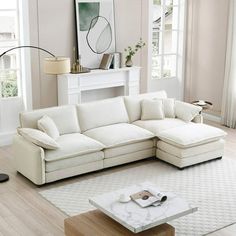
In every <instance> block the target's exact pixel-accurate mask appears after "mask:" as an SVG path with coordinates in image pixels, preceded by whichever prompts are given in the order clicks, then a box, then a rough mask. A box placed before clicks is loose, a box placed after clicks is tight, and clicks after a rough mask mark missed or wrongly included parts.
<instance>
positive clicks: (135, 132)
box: [84, 123, 154, 148]
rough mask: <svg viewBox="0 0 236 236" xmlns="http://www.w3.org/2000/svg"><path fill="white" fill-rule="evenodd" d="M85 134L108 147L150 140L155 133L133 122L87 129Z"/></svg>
mask: <svg viewBox="0 0 236 236" xmlns="http://www.w3.org/2000/svg"><path fill="white" fill-rule="evenodd" d="M84 135H86V136H88V137H90V138H92V139H95V140H97V141H99V142H100V143H102V144H104V145H105V146H106V148H111V147H118V146H123V145H127V144H131V143H137V142H140V141H144V140H148V139H151V138H153V137H154V135H153V134H152V133H151V132H149V131H147V130H145V129H142V128H140V127H137V126H135V125H132V124H126V123H123V124H115V125H109V126H104V127H100V128H96V129H91V130H89V131H86V132H85V133H84Z"/></svg>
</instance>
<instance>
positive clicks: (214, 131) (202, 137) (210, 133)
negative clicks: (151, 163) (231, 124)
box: [158, 122, 226, 148]
mask: <svg viewBox="0 0 236 236" xmlns="http://www.w3.org/2000/svg"><path fill="white" fill-rule="evenodd" d="M225 136H226V133H225V132H224V131H223V130H221V129H218V128H215V127H212V126H209V125H205V124H197V123H192V122H191V123H188V124H187V125H184V126H180V127H176V128H173V129H168V130H165V131H162V132H160V134H159V135H158V138H159V139H161V140H163V141H164V142H166V143H169V144H172V145H174V146H177V147H180V148H187V147H194V146H198V145H201V144H205V143H209V142H213V141H216V140H219V139H221V138H223V137H225Z"/></svg>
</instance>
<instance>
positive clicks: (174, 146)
mask: <svg viewBox="0 0 236 236" xmlns="http://www.w3.org/2000/svg"><path fill="white" fill-rule="evenodd" d="M147 99H148V102H154V103H155V104H156V103H159V102H161V104H162V109H163V113H161V116H163V114H164V116H163V117H161V119H148V118H147V119H143V117H144V114H143V112H144V111H143V110H142V109H144V107H142V103H143V101H144V100H147ZM167 100H168V99H167V95H166V92H165V91H159V92H155V93H149V94H142V95H138V96H134V97H117V98H112V99H106V100H101V101H96V102H91V103H85V104H79V105H74V106H72V105H68V106H61V107H52V108H46V109H40V110H35V111H29V112H23V113H21V114H20V128H19V132H18V134H17V135H16V136H15V137H14V142H13V148H14V157H15V162H16V169H17V171H18V172H20V173H21V174H22V175H24V176H25V177H27V178H28V179H30V180H31V181H32V182H33V183H35V184H36V185H42V184H45V183H49V182H53V181H56V180H59V179H63V178H67V177H71V176H75V175H79V174H83V173H87V172H91V171H95V170H100V169H103V168H107V167H111V166H116V165H120V164H124V163H128V162H133V161H136V160H141V159H144V158H148V157H153V156H155V155H156V157H157V158H160V159H162V160H164V161H166V162H169V163H171V164H173V165H175V166H177V167H179V168H183V167H186V166H189V165H193V164H196V163H200V162H203V161H207V160H210V159H215V158H219V157H222V155H223V150H224V141H223V137H224V136H225V135H226V134H225V133H224V132H223V131H222V130H220V129H217V128H214V127H211V126H207V125H204V124H202V117H201V115H200V114H199V113H200V111H201V109H200V108H199V107H196V106H193V105H190V104H186V103H182V105H181V102H180V104H178V101H174V100H171V101H169V102H171V103H172V104H173V107H172V108H173V109H174V111H173V109H172V110H171V109H169V110H168V106H164V105H165V102H168V101H167ZM173 101H174V102H173ZM150 104H151V103H150ZM150 104H149V105H150ZM151 105H152V104H151ZM178 105H179V106H180V109H177V108H178ZM181 106H182V107H181ZM185 107H186V108H185ZM169 108H170V107H169ZM183 108H184V109H186V111H185V110H183V111H181V109H183ZM192 110H193V111H194V112H193V111H192ZM145 112H146V111H145ZM158 112H159V113H160V112H161V110H160V111H158V110H157V109H156V107H155V106H153V108H151V109H150V106H149V107H148V106H147V115H150V117H155V116H156V115H159V114H158ZM173 112H174V113H173ZM178 112H180V113H181V112H182V114H178ZM148 113H150V114H148ZM193 113H194V114H193ZM186 114H187V115H188V116H189V115H190V116H191V117H188V119H190V120H191V122H186V121H184V119H185V118H186V117H184V116H186ZM45 115H46V116H47V117H49V118H50V119H51V120H52V122H53V123H54V128H55V127H56V128H55V129H57V132H58V134H57V136H56V138H55V137H54V139H53V138H52V137H53V136H52V135H51V133H52V132H51V133H50V132H49V133H48V132H47V130H44V132H46V133H47V134H48V135H46V134H45V135H46V136H47V137H48V136H50V135H51V136H52V137H49V138H50V139H53V140H52V142H53V141H55V143H56V146H55V147H53V148H51V147H50V146H49V148H47V147H46V148H45V147H42V146H41V145H40V143H38V142H34V140H32V139H29V138H28V136H27V135H28V133H27V132H28V131H30V132H31V131H35V130H38V128H39V120H41V119H42V117H43V118H44V117H45ZM181 116H183V117H181ZM181 118H183V119H181ZM31 129H33V130H31ZM24 132H26V133H27V135H25V133H24ZM37 132H39V131H37ZM41 133H42V132H41ZM47 137H46V138H47Z"/></svg>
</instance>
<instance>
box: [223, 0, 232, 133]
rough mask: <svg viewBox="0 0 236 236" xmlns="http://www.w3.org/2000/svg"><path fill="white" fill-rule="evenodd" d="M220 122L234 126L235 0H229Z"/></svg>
mask: <svg viewBox="0 0 236 236" xmlns="http://www.w3.org/2000/svg"><path fill="white" fill-rule="evenodd" d="M221 110H222V114H221V117H222V124H224V125H226V126H228V127H230V128H234V129H235V128H236V0H230V5H229V21H228V39H227V52H226V62H225V78H224V88H223V100H222V109H221Z"/></svg>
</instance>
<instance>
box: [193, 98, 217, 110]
mask: <svg viewBox="0 0 236 236" xmlns="http://www.w3.org/2000/svg"><path fill="white" fill-rule="evenodd" d="M191 103H192V104H193V105H196V106H199V107H202V109H203V110H208V109H212V108H213V104H212V102H208V101H204V100H198V101H193V102H191Z"/></svg>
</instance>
